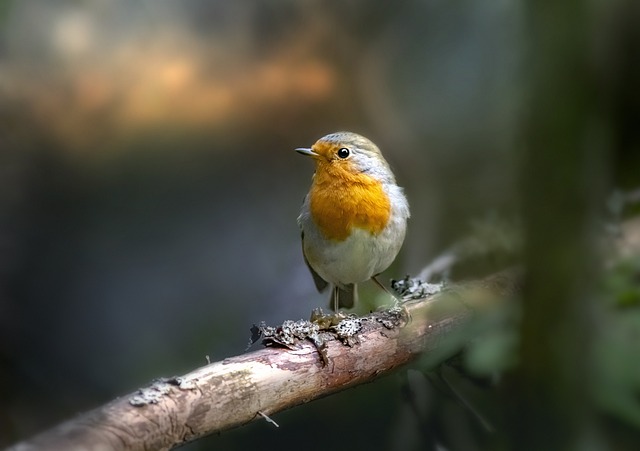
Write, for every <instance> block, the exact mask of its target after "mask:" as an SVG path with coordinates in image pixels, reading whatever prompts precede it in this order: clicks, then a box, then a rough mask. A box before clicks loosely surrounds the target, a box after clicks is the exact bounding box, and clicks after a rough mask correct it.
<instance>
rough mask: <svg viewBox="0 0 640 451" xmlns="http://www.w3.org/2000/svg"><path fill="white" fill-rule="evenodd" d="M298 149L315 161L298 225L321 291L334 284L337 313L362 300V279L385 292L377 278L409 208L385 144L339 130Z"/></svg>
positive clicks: (393, 251) (395, 247) (400, 238)
mask: <svg viewBox="0 0 640 451" xmlns="http://www.w3.org/2000/svg"><path fill="white" fill-rule="evenodd" d="M295 150H296V152H298V153H300V154H302V155H306V156H308V157H311V158H312V159H313V160H314V161H315V172H314V174H313V176H312V182H311V187H310V189H309V192H308V194H307V195H306V196H305V198H304V201H303V203H302V207H301V209H300V215H299V216H298V225H299V227H300V229H301V236H302V254H303V257H304V261H305V263H306V264H307V266H308V268H309V270H310V272H311V275H312V277H313V280H314V283H315V286H316V288H317V289H318V291H319V292H323V291H324V290H325V289H326V288H327V287H328V286H329V285H330V286H331V287H332V291H331V298H330V303H329V307H330V308H332V309H333V310H334V311H335V312H336V313H337V312H338V311H339V309H340V308H345V309H350V308H352V307H353V306H354V304H355V303H356V302H357V298H358V293H357V284H358V283H361V282H365V281H367V280H370V279H371V280H373V282H375V283H376V285H378V286H379V287H380V288H382V289H383V290H385V291H387V290H386V288H385V287H384V285H382V284H381V283H380V281H379V280H378V279H377V278H376V276H378V275H379V274H380V273H381V272H382V271H384V270H385V269H387V268H388V267H389V265H391V263H392V262H393V261H394V260H395V258H396V256H397V255H398V252H399V251H400V248H401V247H402V243H403V242H404V238H405V234H406V230H407V220H408V218H409V216H410V212H409V203H408V201H407V198H406V196H405V194H404V191H403V189H402V188H401V187H399V186H398V185H397V184H396V180H395V176H394V175H393V172H392V171H391V168H390V167H389V164H388V163H387V161H386V160H385V159H384V157H383V156H382V153H381V152H380V149H379V148H378V146H376V145H375V144H374V143H373V142H372V141H370V140H369V139H367V138H365V137H364V136H362V135H359V134H357V133H353V132H347V131H340V132H335V133H330V134H328V135H326V136H323V137H322V138H320V139H318V140H317V141H316V142H315V144H313V145H312V146H311V147H310V148H305V147H299V148H297V149H295ZM387 292H388V291H387Z"/></svg>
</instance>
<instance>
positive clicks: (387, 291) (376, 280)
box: [371, 275, 400, 302]
mask: <svg viewBox="0 0 640 451" xmlns="http://www.w3.org/2000/svg"><path fill="white" fill-rule="evenodd" d="M371 280H373V281H374V282H375V284H376V285H378V286H379V287H380V288H381V289H382V290H383V291H384V292H385V293H387V294H388V295H389V296H391V297H392V298H393V299H395V300H396V302H399V301H400V299H398V297H397V296H396V295H395V294H393V293H392V292H390V291H389V290H387V287H385V286H384V285H382V283H381V282H380V281H379V280H378V276H377V275H375V276H372V277H371Z"/></svg>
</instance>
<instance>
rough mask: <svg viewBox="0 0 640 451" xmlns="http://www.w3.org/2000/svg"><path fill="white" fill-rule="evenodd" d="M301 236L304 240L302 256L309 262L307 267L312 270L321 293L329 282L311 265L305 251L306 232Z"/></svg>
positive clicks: (314, 280)
mask: <svg viewBox="0 0 640 451" xmlns="http://www.w3.org/2000/svg"><path fill="white" fill-rule="evenodd" d="M300 238H301V241H302V256H303V257H304V262H305V263H306V264H307V268H309V271H310V272H311V276H313V282H314V283H315V284H316V288H317V289H318V291H319V292H320V293H322V292H323V291H324V290H325V289H326V288H327V286H328V285H329V282H327V281H326V280H324V279H323V278H322V277H320V276H319V275H318V273H317V272H315V271H314V270H313V268H312V267H311V265H310V264H309V260H307V256H306V255H305V253H304V232H302V233H301V237H300Z"/></svg>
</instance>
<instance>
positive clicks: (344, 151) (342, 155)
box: [338, 147, 351, 160]
mask: <svg viewBox="0 0 640 451" xmlns="http://www.w3.org/2000/svg"><path fill="white" fill-rule="evenodd" d="M349 155H351V151H350V150H349V149H347V148H346V147H341V148H340V149H338V156H339V157H340V158H342V159H343V160H344V159H345V158H347V157H348V156H349Z"/></svg>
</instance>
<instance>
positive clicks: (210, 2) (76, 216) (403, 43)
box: [0, 0, 640, 449]
mask: <svg viewBox="0 0 640 451" xmlns="http://www.w3.org/2000/svg"><path fill="white" fill-rule="evenodd" d="M628 3H629V4H630V3H631V2H628ZM617 4H625V3H624V2H617ZM620 10H624V9H623V8H620ZM616 11H617V10H616ZM606 17H607V20H609V21H610V22H611V24H608V26H609V27H610V28H611V29H616V27H617V25H618V22H617V19H616V17H617V16H616V15H615V14H612V15H609V16H606ZM630 57H631V56H630V55H628V54H627V53H625V52H624V51H621V52H620V53H619V54H614V55H611V61H610V60H607V64H609V63H610V64H611V67H614V69H613V70H612V74H613V76H612V77H613V78H612V80H613V81H612V83H613V84H615V83H618V82H620V83H622V84H621V86H623V87H625V86H629V85H631V84H635V85H637V83H638V82H637V79H635V80H634V79H633V78H630V79H628V80H622V81H620V80H618V78H616V77H615V74H616V72H615V67H618V66H619V65H620V64H619V62H620V61H627V60H628V59H629V58H630ZM526 60H527V59H526V15H525V11H524V10H523V5H522V4H521V3H520V2H508V1H500V0H498V1H493V2H473V1H470V0H463V1H458V2H445V1H440V0H429V1H420V0H403V1H400V2H366V1H363V0H354V1H350V2H340V1H329V2H319V1H294V0H278V1H253V2H223V1H215V0H183V1H180V2H176V1H170V0H145V1H142V0H140V1H136V2H131V1H121V0H84V1H83V0H31V1H9V0H5V1H0V218H1V220H0V365H1V367H0V382H1V384H0V405H1V406H2V407H1V408H0V446H2V445H7V444H9V443H11V442H14V441H16V440H19V439H22V438H26V437H28V436H29V435H31V434H34V433H36V432H38V431H40V430H42V429H43V428H46V427H48V426H51V425H54V424H55V423H57V422H59V421H62V420H64V419H67V418H69V417H71V416H73V415H75V414H76V413H78V412H81V411H84V410H87V409H90V408H93V407H96V406H98V405H100V404H102V403H104V402H107V401H108V400H110V399H112V398H114V397H116V396H118V395H123V394H126V393H128V392H131V391H133V390H135V389H136V388H138V387H140V386H143V385H145V384H147V383H148V382H149V381H150V380H151V379H153V378H155V377H160V376H171V375H175V374H181V373H183V372H186V371H189V370H191V369H193V368H195V367H198V366H201V365H203V364H205V363H206V356H208V357H209V358H210V359H211V361H215V360H219V359H222V358H224V357H228V356H231V355H235V354H238V353H242V352H243V351H244V349H245V347H246V345H247V342H248V339H249V336H250V333H249V328H250V327H251V326H252V324H254V323H259V322H260V321H266V322H267V323H269V324H278V323H280V322H282V321H283V320H285V319H299V318H308V316H309V313H310V311H311V309H312V308H313V307H316V306H325V305H326V300H327V296H326V295H323V294H318V293H316V291H315V288H314V285H313V282H312V279H311V277H310V275H309V273H308V271H307V268H306V267H305V265H304V262H303V259H302V255H301V249H300V242H299V231H298V227H297V225H296V217H297V214H298V210H299V206H300V204H301V201H302V198H303V196H304V194H305V193H306V191H307V189H308V187H309V184H310V179H311V174H312V172H313V167H312V163H311V162H310V161H309V160H308V159H305V158H303V157H300V156H299V155H297V154H296V153H295V152H294V151H293V149H294V148H295V147H301V146H310V145H311V144H312V143H313V142H314V141H315V140H316V139H317V138H319V137H321V136H323V135H324V134H327V133H329V132H333V131H337V130H351V131H355V132H358V133H361V134H363V135H365V136H367V137H369V138H370V139H372V140H373V141H374V142H376V143H377V144H378V145H379V146H380V148H381V149H382V151H383V153H384V155H385V156H386V158H387V160H388V161H389V162H390V164H391V166H392V168H393V169H394V172H395V174H396V177H397V180H398V182H399V184H400V185H401V186H403V187H404V188H405V191H406V193H407V196H408V198H409V201H410V204H411V207H412V217H411V220H410V224H409V232H408V236H407V240H406V242H405V245H404V248H403V250H402V252H401V254H400V255H399V257H398V259H397V261H396V263H395V264H394V265H393V266H392V268H390V269H389V270H388V271H387V272H386V273H385V274H384V275H383V276H384V279H385V280H387V281H388V280H389V279H391V278H401V277H404V276H405V275H406V274H414V275H415V274H417V273H419V272H420V270H421V269H422V268H423V267H424V266H425V265H426V264H428V262H429V261H430V260H431V259H433V258H434V257H436V256H437V255H438V254H440V253H441V252H443V251H444V250H446V249H448V248H449V247H450V246H452V245H453V244H454V243H455V242H456V241H457V240H458V239H460V237H462V236H464V235H465V234H468V233H469V232H470V231H472V230H473V229H474V227H476V226H477V224H478V223H479V222H480V223H483V222H487V221H488V222H490V223H491V222H493V221H502V219H499V218H507V219H506V220H507V221H509V220H510V219H508V218H512V217H514V216H515V215H516V214H517V213H518V210H519V206H518V196H519V182H518V172H517V171H518V170H519V169H518V163H519V161H520V149H521V147H522V141H521V128H520V127H521V119H522V116H523V114H524V113H525V112H526V108H524V107H523V105H526V102H525V101H526V91H525V88H526V86H525V84H524V83H523V80H524V78H525V77H526V74H527V70H528V68H527V65H526ZM634 67H635V66H634ZM577 75H578V76H579V74H577ZM616 86H618V85H616ZM622 91H623V92H636V91H634V90H630V91H625V90H624V89H623V90H622ZM623 97H625V96H623ZM625 117H627V116H625ZM635 126H637V123H636V125H635ZM630 127H631V125H630ZM639 153H640V151H639V149H638V148H637V147H636V148H632V149H631V150H627V151H625V152H623V153H620V154H616V155H614V156H613V157H612V158H611V160H612V161H613V166H614V167H615V168H616V169H615V171H613V173H614V176H612V177H613V180H611V179H608V180H609V183H610V185H611V186H623V187H624V186H628V187H630V186H633V184H634V183H635V184H637V183H638V179H639V177H638V174H639V173H640V172H638V171H635V170H633V169H632V168H633V167H635V168H637V167H638V166H634V165H635V164H637V163H638V160H639V157H638V154H639ZM616 158H620V161H622V162H623V164H618V162H617V160H616ZM607 177H608V176H607ZM496 218H498V219H496ZM362 289H363V293H364V294H362V296H363V297H364V298H367V299H369V300H368V301H366V302H364V303H363V305H362V306H361V312H364V311H367V310H368V309H370V308H371V307H372V306H373V305H374V304H375V302H378V301H376V300H375V298H376V296H378V293H377V292H376V290H375V288H372V287H369V286H367V284H365V286H363V287H362ZM382 300H384V297H382ZM405 378H406V375H404V374H398V375H395V376H390V377H387V378H384V379H382V380H381V381H380V382H377V383H375V384H373V385H368V386H366V387H362V388H357V389H353V390H349V391H347V392H344V393H342V394H339V395H336V396H332V397H330V398H327V399H323V400H321V401H318V402H314V403H311V404H310V405H307V406H301V407H298V408H296V409H293V410H292V411H289V412H285V413H282V414H279V415H276V416H275V418H274V419H275V420H276V421H278V422H279V423H280V425H281V428H280V429H275V428H274V427H273V426H272V425H269V424H267V423H266V422H257V423H255V424H252V425H249V426H247V427H244V428H241V429H238V430H235V431H230V432H227V433H223V434H222V435H221V436H218V437H211V438H208V439H205V440H203V441H200V442H198V443H196V444H193V445H190V446H189V448H188V449H208V448H209V447H213V446H216V447H219V448H225V449H234V448H236V447H238V448H239V447H240V446H242V447H246V446H261V447H263V449H264V447H265V446H267V447H268V446H269V445H270V444H276V443H289V442H292V441H293V440H296V439H300V440H302V439H305V438H308V437H313V436H314V435H315V436H318V431H317V429H318V428H320V429H321V432H320V435H319V436H320V437H323V439H322V440H313V441H312V443H309V444H308V446H305V447H306V448H308V449H316V448H313V447H314V446H316V447H317V449H319V448H320V447H325V446H326V444H327V443H331V445H332V448H333V449H347V448H352V447H353V446H354V444H358V447H360V448H365V447H369V448H370V449H408V448H406V446H409V445H408V444H407V443H409V444H411V443H417V442H416V440H418V439H416V438H415V434H416V432H415V430H414V429H415V427H413V426H411V421H413V420H412V419H411V418H412V415H411V413H410V411H409V410H410V409H409V410H407V409H408V408H407V406H406V404H405V403H404V402H403V396H402V395H401V391H402V390H401V387H402V386H403V384H404V383H405V382H406V381H405ZM412 428H413V429H412ZM342 431H346V432H348V436H349V437H353V440H351V439H348V437H346V435H344V434H342ZM412 434H413V435H412ZM418 436H419V434H418ZM324 437H326V442H325V441H323V440H324ZM338 438H341V439H344V443H343V442H342V441H341V442H340V443H341V444H336V440H337V439H338ZM403 440H406V442H405V441H403ZM418 442H419V440H418ZM267 449H268V448H267Z"/></svg>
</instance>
